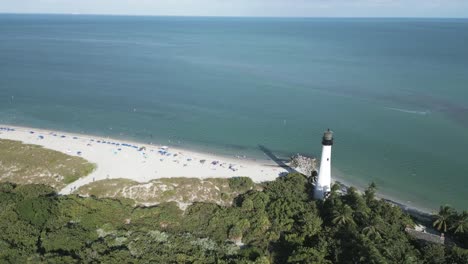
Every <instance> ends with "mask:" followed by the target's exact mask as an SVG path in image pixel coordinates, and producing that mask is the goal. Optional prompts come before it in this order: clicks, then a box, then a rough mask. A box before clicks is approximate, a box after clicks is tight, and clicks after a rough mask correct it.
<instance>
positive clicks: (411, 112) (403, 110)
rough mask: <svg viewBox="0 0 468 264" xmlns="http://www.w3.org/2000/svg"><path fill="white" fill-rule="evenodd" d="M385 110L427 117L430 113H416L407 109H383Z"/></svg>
mask: <svg viewBox="0 0 468 264" xmlns="http://www.w3.org/2000/svg"><path fill="white" fill-rule="evenodd" d="M385 109H388V110H393V111H398V112H403V113H407V114H414V115H428V114H430V113H431V112H430V111H417V110H408V109H402V108H393V107H385Z"/></svg>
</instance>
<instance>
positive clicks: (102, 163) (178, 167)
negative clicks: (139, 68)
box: [0, 124, 287, 194]
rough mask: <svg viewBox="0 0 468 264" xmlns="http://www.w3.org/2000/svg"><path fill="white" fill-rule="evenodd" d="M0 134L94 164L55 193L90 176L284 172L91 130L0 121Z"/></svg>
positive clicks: (142, 178)
mask: <svg viewBox="0 0 468 264" xmlns="http://www.w3.org/2000/svg"><path fill="white" fill-rule="evenodd" d="M0 138H1V139H10V140H17V141H22V142H23V143H26V144H36V145H40V146H43V147H45V148H48V149H53V150H56V151H60V152H63V153H66V154H68V155H73V156H80V157H83V158H84V159H86V160H88V161H90V162H92V163H95V164H96V165H97V169H96V170H95V171H94V172H92V173H91V174H90V175H88V176H86V177H84V178H81V179H79V180H77V181H75V182H73V183H72V184H70V185H68V186H66V187H65V188H63V189H62V190H61V191H60V193H61V194H69V193H71V192H72V191H74V190H75V189H78V188H79V187H81V186H83V185H86V184H88V183H90V182H93V181H98V180H103V179H115V178H126V179H131V180H134V181H137V182H141V183H144V182H148V181H150V180H153V179H157V178H170V177H193V178H228V177H236V176H248V177H250V178H252V180H253V181H255V182H263V181H272V180H274V179H276V178H277V177H278V176H280V175H282V174H283V173H286V172H287V171H286V170H285V169H284V168H281V167H279V166H278V165H277V164H276V163H274V162H273V161H264V162H262V161H253V160H247V159H241V158H239V159H237V158H234V157H233V158H229V157H223V156H216V155H211V154H206V153H199V152H194V151H189V150H184V149H180V148H173V147H171V146H157V145H149V144H142V143H136V142H130V141H123V140H117V139H111V138H104V137H98V136H91V135H80V134H73V133H67V132H59V131H50V130H44V129H36V128H28V127H18V126H11V125H1V124H0Z"/></svg>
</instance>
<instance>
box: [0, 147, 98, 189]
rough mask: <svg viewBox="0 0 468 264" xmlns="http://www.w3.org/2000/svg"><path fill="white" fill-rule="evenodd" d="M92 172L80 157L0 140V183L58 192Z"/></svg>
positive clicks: (92, 167)
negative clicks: (33, 184)
mask: <svg viewBox="0 0 468 264" xmlns="http://www.w3.org/2000/svg"><path fill="white" fill-rule="evenodd" d="M94 169H95V165H94V164H91V163H89V162H87V161H86V160H85V159H83V158H80V157H73V156H69V155H66V154H63V153H61V152H58V151H54V150H49V149H44V148H43V147H41V146H37V145H28V144H23V143H21V142H19V141H12V140H4V139H0V181H1V182H6V181H8V182H14V183H18V184H25V183H36V184H45V185H49V186H52V187H53V188H55V189H56V190H60V189H61V188H63V187H65V186H66V185H67V184H69V183H72V182H74V181H76V180H78V179H79V178H81V177H83V176H86V175H88V174H89V173H91V172H92V171H93V170H94Z"/></svg>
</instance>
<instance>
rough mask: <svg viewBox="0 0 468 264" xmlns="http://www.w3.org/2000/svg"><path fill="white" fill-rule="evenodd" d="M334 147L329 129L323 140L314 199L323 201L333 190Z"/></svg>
mask: <svg viewBox="0 0 468 264" xmlns="http://www.w3.org/2000/svg"><path fill="white" fill-rule="evenodd" d="M332 145H333V132H332V131H330V129H328V130H327V131H326V132H325V133H324V134H323V138H322V146H323V147H322V159H321V160H320V170H319V175H318V179H317V182H316V184H315V190H314V198H315V199H319V200H323V199H324V198H325V195H326V194H327V193H329V192H330V188H331V147H332Z"/></svg>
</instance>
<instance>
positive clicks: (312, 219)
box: [0, 174, 468, 263]
mask: <svg viewBox="0 0 468 264" xmlns="http://www.w3.org/2000/svg"><path fill="white" fill-rule="evenodd" d="M231 184H232V186H233V187H235V188H238V189H242V190H247V192H245V193H243V194H240V195H239V196H238V197H236V199H235V202H234V203H233V205H232V206H220V205H217V204H213V203H194V204H192V205H190V206H188V207H187V209H186V210H185V211H182V210H180V209H179V207H178V206H177V204H176V203H174V202H172V203H163V204H160V205H158V206H153V207H140V206H137V207H135V203H134V201H132V200H130V199H104V198H100V199H98V198H95V197H88V198H84V197H79V196H76V195H68V196H59V195H57V194H55V193H54V191H53V189H51V188H49V187H47V186H44V185H15V184H11V183H0V230H1V231H2V232H0V263H29V262H33V263H468V252H467V250H466V249H463V248H462V247H465V248H466V246H467V244H466V212H463V213H461V214H459V213H457V212H455V211H454V210H452V209H450V210H448V211H450V215H448V216H446V218H444V219H445V224H440V223H441V221H438V222H437V224H435V226H436V227H438V226H440V227H441V228H443V229H445V226H446V228H447V232H449V233H450V234H453V235H456V237H455V238H456V239H457V243H458V244H459V245H460V246H461V247H457V246H447V247H444V246H440V245H430V244H429V245H428V244H422V243H419V242H418V241H416V240H414V239H413V238H411V237H410V236H409V235H408V234H407V233H406V232H405V231H404V230H405V228H406V227H407V226H408V225H412V224H413V222H412V219H411V218H410V217H409V216H408V215H407V214H405V213H403V212H402V211H401V209H400V208H398V207H395V206H392V205H390V204H388V203H386V202H385V201H381V200H377V199H376V198H375V189H376V186H375V185H372V186H370V188H369V189H368V190H367V191H366V192H365V194H364V195H361V194H360V193H359V192H357V191H356V190H355V189H354V188H349V189H348V191H347V193H346V194H344V195H339V194H337V193H332V194H331V195H330V197H329V198H328V199H327V200H325V201H314V200H313V199H312V198H311V194H312V185H311V184H310V182H309V181H308V179H307V178H306V177H304V176H303V175H300V174H289V175H287V176H285V177H280V178H278V179H277V180H275V181H273V182H268V183H265V185H264V188H263V190H255V189H252V188H251V182H249V181H246V180H244V179H235V180H232V181H231ZM335 189H336V188H335ZM443 211H444V212H445V211H446V210H443ZM443 215H444V217H445V213H444V214H443ZM436 220H439V218H437V219H436Z"/></svg>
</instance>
